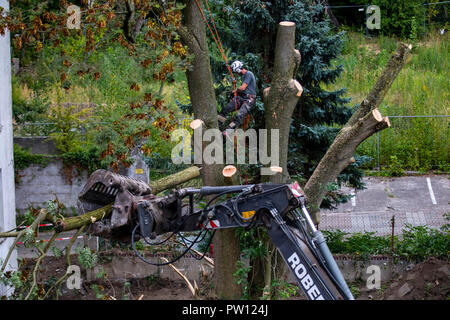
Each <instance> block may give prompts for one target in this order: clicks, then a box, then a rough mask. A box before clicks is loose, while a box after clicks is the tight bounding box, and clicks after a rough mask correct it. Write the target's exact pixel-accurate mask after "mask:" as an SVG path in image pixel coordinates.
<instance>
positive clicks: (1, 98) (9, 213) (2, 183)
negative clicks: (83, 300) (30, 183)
mask: <svg viewBox="0 0 450 320" xmlns="http://www.w3.org/2000/svg"><path fill="white" fill-rule="evenodd" d="M0 6H1V7H3V8H5V9H6V10H8V8H9V6H8V1H6V0H0ZM15 225H16V222H15V196H14V162H13V138H12V98H11V54H10V39H9V32H7V33H6V34H5V36H0V232H1V231H8V230H10V229H12V228H14V227H15ZM12 243H13V239H11V238H9V239H7V240H5V239H0V258H1V259H4V258H5V257H6V255H7V252H8V250H9V248H10V246H11V244H12ZM15 268H17V260H16V252H14V253H13V255H12V257H11V259H10V260H9V264H8V266H7V270H10V269H15ZM6 291H7V289H6V288H4V287H1V286H0V296H1V295H5V294H6V293H7V292H6Z"/></svg>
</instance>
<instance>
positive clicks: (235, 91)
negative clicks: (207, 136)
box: [195, 0, 250, 184]
mask: <svg viewBox="0 0 450 320" xmlns="http://www.w3.org/2000/svg"><path fill="white" fill-rule="evenodd" d="M195 3H196V4H197V7H198V10H199V11H200V13H201V15H202V17H203V20H204V21H205V23H206V25H207V26H208V29H209V31H210V32H211V35H212V37H213V39H214V42H215V43H216V45H217V48H218V49H219V51H220V54H221V55H222V58H223V60H224V62H225V65H226V66H227V69H228V72H229V73H230V76H231V79H232V82H233V92H234V110H235V112H236V113H237V111H238V110H237V88H236V79H235V78H234V76H233V72H232V71H231V68H230V66H229V64H228V61H227V57H226V55H225V51H224V49H223V46H222V41H221V39H220V36H219V32H218V31H217V28H216V24H215V22H214V18H213V15H212V13H211V10H210V8H209V5H208V1H207V0H205V4H206V8H207V10H208V12H209V16H210V18H211V22H212V25H213V28H214V31H215V33H214V32H213V30H212V28H211V26H210V24H209V22H208V20H207V19H206V16H205V14H204V13H203V10H202V8H201V6H200V3H199V2H198V0H195ZM249 120H250V116H249V115H248V114H247V119H246V120H244V134H245V131H246V129H247V128H248V124H249ZM236 129H237V128H235V129H234V130H236ZM244 137H245V136H244ZM245 149H246V141H245V138H244V150H245ZM235 151H236V154H237V144H235ZM239 179H240V183H241V184H242V177H241V176H239ZM245 183H246V184H247V173H246V174H245Z"/></svg>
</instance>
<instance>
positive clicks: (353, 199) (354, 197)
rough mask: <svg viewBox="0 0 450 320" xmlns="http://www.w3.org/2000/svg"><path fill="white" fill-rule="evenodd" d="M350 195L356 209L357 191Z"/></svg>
mask: <svg viewBox="0 0 450 320" xmlns="http://www.w3.org/2000/svg"><path fill="white" fill-rule="evenodd" d="M350 195H351V196H352V206H353V207H356V194H355V191H354V190H353V191H352V192H350Z"/></svg>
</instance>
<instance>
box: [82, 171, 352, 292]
mask: <svg viewBox="0 0 450 320" xmlns="http://www.w3.org/2000/svg"><path fill="white" fill-rule="evenodd" d="M127 179H128V180H127ZM124 181H125V182H126V183H124ZM103 193H104V194H105V197H102V194H103ZM195 195H199V196H210V200H209V202H208V203H207V204H206V206H205V207H204V208H203V209H200V208H196V206H195V204H194V196H195ZM225 195H227V196H228V198H227V199H226V200H225V201H224V200H222V201H220V199H221V197H222V196H225ZM186 198H187V199H188V201H185V200H186ZM80 200H82V201H83V202H85V203H87V204H88V205H89V206H90V207H91V208H92V206H94V207H95V206H98V205H104V203H105V202H107V201H109V202H110V201H112V200H114V201H115V202H114V205H113V207H112V208H113V212H112V215H111V218H110V219H109V220H106V222H105V221H102V222H96V223H94V225H93V228H92V229H91V233H93V234H97V235H100V236H107V237H112V238H116V239H121V240H123V239H126V238H128V239H130V235H131V243H132V246H133V248H134V249H135V245H134V243H135V240H137V239H139V238H143V239H144V240H145V241H146V242H147V243H150V241H149V239H154V238H155V237H156V236H158V235H161V234H165V233H170V232H172V233H180V232H189V231H205V230H207V229H214V230H218V229H225V228H237V227H243V228H245V229H250V228H253V227H257V226H262V227H265V228H266V229H267V232H268V234H269V237H270V239H271V240H272V242H273V243H274V245H275V246H276V247H277V249H278V250H279V251H280V253H281V255H282V256H283V258H284V260H285V262H286V263H287V265H288V266H289V268H290V270H291V271H292V273H293V274H294V276H295V278H296V279H297V281H298V284H299V286H300V288H301V289H302V290H303V292H304V293H305V295H306V297H307V298H308V299H311V300H341V299H345V300H353V296H352V294H351V292H350V290H349V288H348V286H347V284H346V282H345V280H344V278H343V277H342V274H341V272H340V270H339V268H338V266H337V265H336V262H335V261H334V258H333V256H332V255H331V253H330V251H329V249H328V246H327V245H326V242H325V239H324V237H323V235H322V233H321V232H320V231H318V230H317V229H316V227H315V226H314V224H313V222H312V220H311V218H310V216H309V213H308V211H307V210H306V207H305V203H304V200H305V199H304V193H303V191H302V190H301V188H300V187H299V186H298V184H297V183H294V184H256V185H237V186H220V187H202V188H200V189H195V188H184V189H179V190H176V191H175V192H172V193H171V194H169V195H167V196H164V197H157V196H154V195H152V194H151V193H150V191H149V190H147V188H145V185H137V183H136V181H134V180H130V179H129V178H126V177H123V176H119V175H116V174H111V173H101V172H100V173H98V174H95V175H93V178H92V179H91V178H90V179H89V181H88V183H87V185H86V187H85V188H84V189H83V191H82V192H81V194H80ZM213 203H214V204H213ZM189 249H190V247H188V249H187V250H186V251H185V252H184V253H186V252H187V251H189ZM135 252H136V254H137V255H138V257H139V258H141V259H142V260H144V261H145V262H147V263H151V262H149V261H147V260H146V259H145V258H144V257H142V256H140V255H139V253H138V251H137V250H136V249H135ZM180 257H181V256H180ZM165 264H167V263H165Z"/></svg>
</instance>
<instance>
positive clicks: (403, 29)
mask: <svg viewBox="0 0 450 320" xmlns="http://www.w3.org/2000/svg"><path fill="white" fill-rule="evenodd" d="M351 2H352V3H355V4H363V5H377V6H379V7H380V11H381V32H382V34H385V35H396V36H399V37H403V38H414V39H417V36H418V35H420V34H422V33H423V32H424V23H423V22H424V20H425V18H426V8H425V7H424V6H423V5H422V4H423V3H424V2H423V1H422V0H397V1H390V0H370V1H369V0H351ZM431 2H432V1H431Z"/></svg>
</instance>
